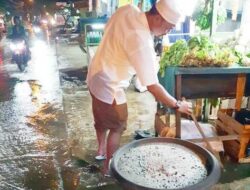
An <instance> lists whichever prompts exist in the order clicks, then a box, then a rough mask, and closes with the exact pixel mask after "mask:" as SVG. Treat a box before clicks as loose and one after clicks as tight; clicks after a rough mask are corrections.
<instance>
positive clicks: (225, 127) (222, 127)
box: [215, 120, 237, 135]
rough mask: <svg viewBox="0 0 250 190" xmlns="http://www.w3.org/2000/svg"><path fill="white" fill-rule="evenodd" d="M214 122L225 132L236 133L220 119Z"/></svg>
mask: <svg viewBox="0 0 250 190" xmlns="http://www.w3.org/2000/svg"><path fill="white" fill-rule="evenodd" d="M215 123H216V126H217V128H218V127H219V128H220V130H222V131H224V132H226V133H227V134H230V135H234V134H237V133H235V131H233V130H232V129H231V128H229V127H227V126H226V125H224V123H222V122H221V121H220V120H216V121H215Z"/></svg>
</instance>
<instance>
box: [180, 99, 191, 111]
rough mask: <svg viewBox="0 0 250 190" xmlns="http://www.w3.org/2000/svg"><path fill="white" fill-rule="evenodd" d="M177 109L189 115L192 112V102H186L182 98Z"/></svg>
mask: <svg viewBox="0 0 250 190" xmlns="http://www.w3.org/2000/svg"><path fill="white" fill-rule="evenodd" d="M177 111H179V112H181V113H185V114H188V115H191V114H192V113H193V106H192V103H191V102H187V101H186V100H185V99H182V101H180V104H179V108H178V109H177Z"/></svg>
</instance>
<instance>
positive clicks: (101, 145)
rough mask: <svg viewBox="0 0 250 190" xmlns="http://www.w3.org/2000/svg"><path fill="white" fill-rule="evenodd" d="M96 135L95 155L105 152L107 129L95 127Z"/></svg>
mask: <svg viewBox="0 0 250 190" xmlns="http://www.w3.org/2000/svg"><path fill="white" fill-rule="evenodd" d="M95 129H96V137H97V141H98V151H97V155H105V154H106V133H107V129H102V128H101V127H96V128H95Z"/></svg>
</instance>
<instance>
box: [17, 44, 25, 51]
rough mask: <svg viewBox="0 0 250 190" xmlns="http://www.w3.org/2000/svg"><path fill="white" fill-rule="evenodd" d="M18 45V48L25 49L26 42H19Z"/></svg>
mask: <svg viewBox="0 0 250 190" xmlns="http://www.w3.org/2000/svg"><path fill="white" fill-rule="evenodd" d="M16 46H17V49H19V50H22V49H24V42H19V43H18V44H17V45H16Z"/></svg>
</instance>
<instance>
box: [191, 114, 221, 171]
mask: <svg viewBox="0 0 250 190" xmlns="http://www.w3.org/2000/svg"><path fill="white" fill-rule="evenodd" d="M191 117H192V119H193V121H194V123H195V126H196V127H197V129H198V131H199V132H200V134H201V136H202V138H203V140H204V142H205V143H206V144H207V149H208V150H209V151H210V152H211V153H213V155H214V156H215V157H216V158H217V159H218V161H219V163H220V166H221V167H222V168H223V164H222V163H221V160H220V155H219V154H218V152H216V151H214V149H213V147H212V146H211V144H210V142H209V141H208V140H207V138H206V135H205V133H204V132H203V130H202V128H201V126H200V125H199V123H198V121H197V120H196V118H195V116H194V114H192V115H191Z"/></svg>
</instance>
